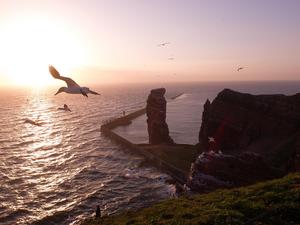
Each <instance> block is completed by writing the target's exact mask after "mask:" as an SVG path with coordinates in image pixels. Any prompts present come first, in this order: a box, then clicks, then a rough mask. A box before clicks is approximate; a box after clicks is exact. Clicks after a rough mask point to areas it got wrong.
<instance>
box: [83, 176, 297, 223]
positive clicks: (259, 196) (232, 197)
mask: <svg viewBox="0 0 300 225" xmlns="http://www.w3.org/2000/svg"><path fill="white" fill-rule="evenodd" d="M96 224H101V225H119V224H120V225H121V224H122V225H130V224H135V225H137V224H138V225H160V224H161V225H162V224H170V225H185V224H191V225H192V224H199V225H200V224H207V225H213V224H215V225H225V224H228V225H230V224H231V225H235V224H237V225H240V224H245V225H247V224H249V225H250V224H253V225H254V224H255V225H267V224H270V225H271V224H272V225H296V224H300V173H294V174H289V175H287V176H285V177H283V178H281V179H277V180H272V181H267V182H262V183H258V184H255V185H252V186H247V187H242V188H236V189H231V190H217V191H215V192H211V193H208V194H202V195H192V196H184V197H180V198H178V199H171V200H166V201H163V202H161V203H159V204H156V205H154V206H152V207H149V208H145V209H141V210H138V211H135V212H133V211H128V212H124V213H122V214H120V215H112V216H104V217H101V218H99V219H88V220H86V221H84V222H83V223H82V225H96Z"/></svg>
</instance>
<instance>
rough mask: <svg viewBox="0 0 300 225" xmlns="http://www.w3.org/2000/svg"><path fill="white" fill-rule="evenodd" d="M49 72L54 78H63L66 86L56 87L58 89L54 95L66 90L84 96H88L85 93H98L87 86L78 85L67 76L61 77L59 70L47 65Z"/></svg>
mask: <svg viewBox="0 0 300 225" xmlns="http://www.w3.org/2000/svg"><path fill="white" fill-rule="evenodd" d="M49 72H50V73H51V75H52V77H54V78H55V79H59V80H63V81H65V82H66V83H67V86H68V87H61V88H59V89H58V91H57V92H56V93H55V95H57V94H59V93H61V92H66V93H69V94H82V95H84V96H85V97H88V95H87V94H94V95H100V94H98V93H97V92H95V91H92V90H90V89H89V88H87V87H80V86H79V85H78V84H77V83H76V82H75V81H74V80H72V79H71V78H69V77H63V76H61V75H60V74H59V72H58V71H57V70H56V69H55V68H54V67H53V66H52V65H49Z"/></svg>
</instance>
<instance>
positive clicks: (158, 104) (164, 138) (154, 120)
mask: <svg viewBox="0 0 300 225" xmlns="http://www.w3.org/2000/svg"><path fill="white" fill-rule="evenodd" d="M165 93H166V89H165V88H158V89H153V90H151V93H150V94H149V96H148V99H147V106H146V114H147V125H148V134H149V144H174V141H173V140H172V138H171V137H170V136H169V127H168V124H167V123H166V105H167V101H166V99H165V97H164V95H165Z"/></svg>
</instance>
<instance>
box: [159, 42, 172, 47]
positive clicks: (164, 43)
mask: <svg viewBox="0 0 300 225" xmlns="http://www.w3.org/2000/svg"><path fill="white" fill-rule="evenodd" d="M169 44H171V43H170V42H163V43H160V44H158V45H157V46H158V47H163V46H166V45H169Z"/></svg>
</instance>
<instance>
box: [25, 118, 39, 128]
mask: <svg viewBox="0 0 300 225" xmlns="http://www.w3.org/2000/svg"><path fill="white" fill-rule="evenodd" d="M24 123H30V124H32V125H35V126H39V127H40V126H41V125H42V124H40V123H38V122H37V121H34V120H31V119H25V121H24Z"/></svg>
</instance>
